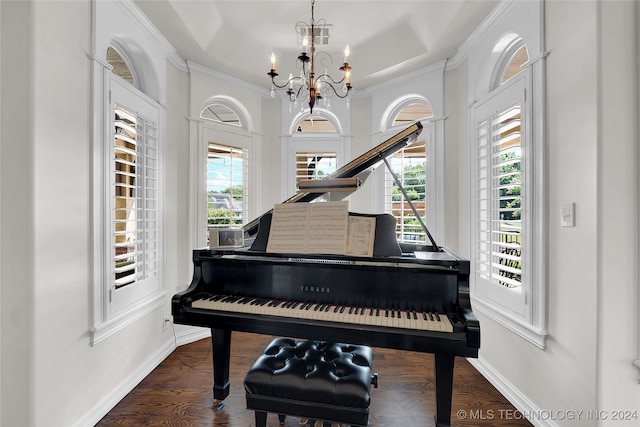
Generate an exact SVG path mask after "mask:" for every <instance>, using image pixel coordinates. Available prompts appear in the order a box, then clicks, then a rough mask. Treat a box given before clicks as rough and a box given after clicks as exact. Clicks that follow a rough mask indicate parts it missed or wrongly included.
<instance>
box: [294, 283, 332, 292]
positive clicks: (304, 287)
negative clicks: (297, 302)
mask: <svg viewBox="0 0 640 427" xmlns="http://www.w3.org/2000/svg"><path fill="white" fill-rule="evenodd" d="M300 290H301V291H302V292H314V293H318V294H329V293H331V288H329V287H325V286H308V285H302V286H300Z"/></svg>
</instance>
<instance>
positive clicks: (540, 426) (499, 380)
mask: <svg viewBox="0 0 640 427" xmlns="http://www.w3.org/2000/svg"><path fill="white" fill-rule="evenodd" d="M467 360H468V361H469V363H470V364H471V365H472V366H473V367H474V368H476V370H477V371H478V372H480V373H481V374H482V376H484V377H485V378H486V379H487V381H489V382H490V383H491V385H493V386H494V387H495V388H496V389H497V390H498V391H499V392H500V393H502V395H503V396H504V397H505V398H506V399H507V400H508V401H509V402H510V403H511V404H512V405H513V406H514V407H515V408H516V410H517V411H518V414H515V415H514V416H515V417H525V418H527V419H528V420H529V422H531V424H533V425H534V426H536V427H558V425H557V424H556V423H555V422H553V420H551V419H549V418H552V417H547V416H546V411H544V410H541V409H540V408H538V407H537V406H536V405H535V404H534V403H533V402H532V401H531V400H530V399H529V398H528V397H527V396H525V395H524V394H522V393H521V392H520V390H518V389H517V388H516V387H515V386H514V385H513V384H511V383H510V382H509V381H508V380H507V379H506V378H505V377H503V376H502V375H501V374H500V373H499V372H498V371H496V370H495V369H494V368H493V366H491V365H490V364H489V363H487V361H486V360H484V359H483V358H482V357H479V358H477V359H467Z"/></svg>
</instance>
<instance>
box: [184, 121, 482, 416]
mask: <svg viewBox="0 0 640 427" xmlns="http://www.w3.org/2000/svg"><path fill="white" fill-rule="evenodd" d="M420 129H421V126H417V125H414V126H412V127H410V128H408V129H407V130H406V131H404V132H401V134H399V135H400V136H396V137H397V139H394V138H391V139H390V140H387V141H385V143H383V144H381V146H386V150H381V149H380V147H381V146H379V147H376V148H374V149H373V150H371V151H370V152H368V153H365V155H363V156H360V157H359V158H358V159H356V161H354V162H351V163H350V164H349V165H351V166H350V167H349V168H347V170H346V171H345V170H343V169H344V168H341V169H340V170H339V171H338V172H340V175H341V176H339V177H344V176H346V175H350V176H354V175H357V174H361V173H362V172H363V171H365V170H367V169H368V168H370V167H372V166H373V165H374V164H375V163H378V162H379V160H376V157H380V156H387V155H389V154H392V153H393V152H395V151H397V150H398V149H400V148H402V147H403V146H405V145H406V144H407V142H409V141H411V140H412V139H415V137H416V136H417V134H419V132H420ZM389 147H394V148H389ZM372 152H375V153H376V154H374V155H371V153H372ZM347 166H348V165H347ZM299 194H300V193H299ZM319 196H320V195H319V194H315V193H314V194H312V195H309V194H308V193H307V195H306V196H298V197H297V198H292V199H293V200H292V199H289V201H287V202H288V203H291V202H292V203H295V202H300V201H303V202H304V201H310V200H314V199H316V198H318V197H319ZM270 216H271V215H270V214H269V213H267V214H265V215H263V216H262V217H261V218H259V219H258V220H257V221H254V222H253V223H251V225H250V226H249V227H247V228H246V229H245V231H247V233H249V234H250V233H251V232H255V230H256V229H257V230H258V232H257V235H256V236H255V239H251V240H254V241H253V244H252V245H251V247H245V248H241V249H236V250H230V251H216V250H210V249H198V250H194V253H193V263H194V274H193V280H192V282H191V285H190V286H189V288H188V289H186V290H184V291H182V292H180V293H178V294H176V295H174V297H173V301H172V314H173V317H174V322H175V323H179V324H186V325H194V326H203V327H208V328H211V335H212V341H213V368H214V386H213V394H214V399H215V403H214V405H216V406H219V407H221V406H222V401H223V400H224V399H225V398H226V397H227V395H228V394H229V387H230V385H229V363H230V344H231V333H232V331H243V332H253V333H259V334H268V335H275V336H288V337H295V338H312V339H318V340H325V341H335V342H346V343H353V344H365V345H369V346H373V347H387V348H394V349H400V350H408V351H417V352H425V353H433V354H434V356H435V374H436V414H435V415H436V424H437V425H438V426H447V425H450V420H451V396H452V385H453V371H454V360H455V357H456V356H462V357H477V356H478V349H479V347H480V326H479V324H478V321H477V320H476V318H475V316H474V314H473V312H472V311H471V304H470V299H469V261H468V260H466V259H464V258H462V257H460V256H459V255H457V254H456V253H455V252H453V251H451V250H450V249H447V248H444V247H437V246H435V244H432V245H422V246H420V245H406V244H398V242H397V241H395V219H394V218H393V217H391V216H390V215H376V236H375V243H374V255H373V257H371V258H362V257H357V258H356V257H347V256H337V255H331V256H323V255H314V254H305V255H300V254H271V253H266V252H265V250H264V248H265V246H266V239H267V238H268V230H269V227H268V225H269V223H270ZM432 243H433V242H432Z"/></svg>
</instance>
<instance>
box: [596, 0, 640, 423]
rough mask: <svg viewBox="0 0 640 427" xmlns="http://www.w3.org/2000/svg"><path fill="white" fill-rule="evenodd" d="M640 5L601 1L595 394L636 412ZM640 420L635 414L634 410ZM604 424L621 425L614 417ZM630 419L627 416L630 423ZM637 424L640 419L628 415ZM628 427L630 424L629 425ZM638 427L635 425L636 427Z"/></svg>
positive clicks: (639, 391)
mask: <svg viewBox="0 0 640 427" xmlns="http://www.w3.org/2000/svg"><path fill="white" fill-rule="evenodd" d="M637 8H638V4H637V2H622V1H620V2H603V3H602V4H600V5H598V10H597V15H598V16H599V25H600V33H599V34H598V35H599V40H598V48H597V53H598V69H599V73H600V79H599V84H598V89H597V94H598V100H599V109H598V116H599V122H600V128H599V129H598V131H597V136H598V163H597V166H596V168H597V175H598V188H597V194H598V207H597V209H598V217H599V221H598V222H599V227H598V235H597V239H598V259H599V265H598V270H599V271H598V278H597V279H598V286H597V300H598V305H597V312H598V324H597V337H598V345H597V347H598V349H597V360H598V362H597V363H598V367H597V377H596V383H597V392H596V393H597V395H596V399H597V402H598V407H599V408H603V409H605V410H607V411H608V413H609V414H611V413H612V411H616V410H621V409H623V410H626V409H628V410H638V411H640V384H639V383H638V376H639V374H638V370H637V369H636V368H635V367H633V366H631V364H630V363H629V361H630V360H632V359H634V358H635V357H637V356H638V353H637V350H638V344H639V343H638V337H639V336H640V331H639V330H638V311H639V308H640V307H638V301H639V300H638V292H639V285H638V260H639V258H638V256H639V254H638V223H639V216H638V197H639V191H638V190H639V189H638V133H637V129H638V128H637V118H638V110H637V108H638V104H637V102H638V100H637V98H636V97H635V96H633V95H631V94H636V93H637V89H638V74H637V70H636V67H637V59H638V58H637V52H638V51H637V47H638V46H637V45H636V44H635V41H636V37H637V35H638V28H637V17H638V14H637V12H638V11H637ZM638 416H639V417H640V414H638ZM611 418H612V417H609V419H608V420H606V421H604V422H602V423H601V425H619V422H616V421H615V420H613V419H611ZM630 421H631V420H630ZM632 422H635V423H638V424H640V420H632ZM627 424H630V425H631V423H627ZM636 425H637V424H636Z"/></svg>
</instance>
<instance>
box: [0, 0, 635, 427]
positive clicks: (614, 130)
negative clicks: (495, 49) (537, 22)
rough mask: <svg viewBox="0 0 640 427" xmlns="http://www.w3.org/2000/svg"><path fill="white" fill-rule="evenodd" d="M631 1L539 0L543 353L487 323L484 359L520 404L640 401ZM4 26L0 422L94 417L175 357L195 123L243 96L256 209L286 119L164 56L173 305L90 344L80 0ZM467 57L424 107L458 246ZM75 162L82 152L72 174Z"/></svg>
mask: <svg viewBox="0 0 640 427" xmlns="http://www.w3.org/2000/svg"><path fill="white" fill-rule="evenodd" d="M635 7H636V6H635V3H634V2H624V1H619V2H618V1H606V2H592V1H584V2H562V1H549V2H547V3H546V20H547V25H546V38H547V50H548V51H549V52H550V55H549V57H548V59H547V64H548V68H547V103H548V117H547V153H548V158H547V166H548V167H547V175H548V183H549V188H548V194H549V199H548V204H549V218H550V220H549V230H548V237H549V238H548V241H549V246H548V250H547V254H548V259H549V263H548V264H549V272H548V280H547V283H548V307H549V314H548V331H549V339H548V341H547V348H546V350H540V349H538V348H536V347H534V346H532V345H531V344H529V343H528V342H526V341H524V340H523V339H521V338H519V337H517V336H515V335H514V334H513V333H511V332H509V331H507V330H505V329H504V328H503V327H501V326H499V325H498V324H496V323H494V322H492V321H491V320H490V319H487V318H483V317H481V319H480V320H481V329H482V347H481V350H480V356H481V362H482V367H483V368H484V369H485V372H486V373H488V374H489V375H492V377H491V379H492V380H493V381H497V382H498V386H499V387H504V389H503V391H505V392H506V393H508V397H510V398H511V399H512V400H513V401H514V403H515V404H516V405H517V406H518V407H520V408H522V409H527V408H538V409H541V410H556V409H557V410H568V409H576V410H580V409H583V410H585V411H586V410H595V409H607V410H612V409H623V410H624V409H639V410H640V387H639V386H638V384H637V382H636V379H637V376H638V372H637V370H635V369H634V368H633V367H632V366H631V361H632V360H633V358H634V357H636V356H637V354H636V351H637V347H638V342H637V340H638V335H639V331H638V319H637V310H638V307H637V303H638V277H637V276H638V272H637V267H636V264H637V261H638V258H639V255H638V249H637V248H638V237H637V234H638V226H637V224H638V208H637V206H638V177H637V165H638V149H637V135H636V131H635V126H636V123H635V118H636V117H637V115H636V114H637V111H636V110H635V104H634V102H635V100H634V99H633V95H628V96H626V95H627V94H635V93H636V87H635V84H636V83H635V78H636V76H634V75H633V73H632V70H633V64H634V61H635V53H634V52H633V49H632V47H633V46H634V45H633V44H632V42H631V41H629V38H632V39H633V38H634V37H635V32H634V31H635V25H636V23H635V21H633V16H635V9H634V8H635ZM632 12H633V13H632ZM0 23H1V25H0V52H1V55H2V57H1V61H0V92H1V93H2V96H1V97H0V113H1V116H0V123H2V126H1V127H0V191H1V195H2V203H1V205H0V216H1V217H2V222H1V223H0V239H1V240H0V255H1V256H2V270H1V271H0V297H1V299H0V328H1V329H0V350H1V354H0V367H1V372H2V373H1V376H0V380H1V382H0V417H1V418H0V424H2V425H3V426H4V425H7V426H12V425H21V426H47V427H48V426H70V425H87V424H89V425H90V424H91V423H92V422H95V421H97V420H96V419H93V418H92V417H94V416H95V414H100V413H104V412H106V411H107V410H108V409H109V408H110V407H111V406H113V405H114V404H115V402H116V401H117V399H118V398H119V397H122V396H123V395H124V394H125V393H126V392H127V391H129V390H130V389H131V388H132V387H133V386H134V385H135V383H136V381H137V380H139V379H142V378H143V377H144V376H145V375H146V374H147V373H148V372H149V371H150V369H152V368H153V367H154V366H155V365H156V364H157V363H159V362H160V360H162V358H163V357H164V356H165V355H166V354H168V353H169V352H170V351H171V350H172V345H173V339H172V336H171V330H170V329H169V330H166V331H165V330H163V327H162V318H163V317H164V316H166V315H167V313H168V312H169V310H170V306H169V299H170V297H171V295H173V294H174V293H175V291H177V290H182V289H184V288H185V287H186V285H187V282H188V280H189V279H190V277H191V262H190V254H191V249H192V247H191V241H190V237H189V234H190V233H191V229H192V226H193V216H192V215H193V210H192V209H193V200H192V199H191V193H190V188H191V185H192V179H193V178H192V172H193V171H192V170H191V167H192V165H191V163H190V162H191V161H192V159H193V157H192V154H193V153H192V149H193V146H192V144H193V141H192V137H193V134H192V131H193V126H192V122H190V120H189V119H190V118H193V116H194V115H195V114H196V112H197V113H199V110H198V109H199V108H200V107H201V102H202V101H203V100H204V99H206V98H208V97H210V96H213V95H217V94H226V95H229V96H233V97H234V98H236V99H238V100H240V101H241V102H242V104H243V105H245V107H246V108H247V110H248V111H249V113H250V114H251V116H252V119H253V120H254V127H253V129H252V131H251V132H252V136H253V137H254V138H255V140H256V142H257V143H260V146H261V147H262V153H263V156H262V157H261V162H260V168H262V170H263V173H262V175H261V176H262V177H264V179H263V180H262V182H261V184H260V185H261V187H262V192H261V195H260V196H259V198H258V209H260V210H266V209H268V208H269V207H271V205H272V203H274V202H277V201H281V197H280V194H279V192H280V188H281V186H280V185H281V182H280V174H279V170H280V167H281V164H280V159H281V158H282V157H281V150H280V147H281V144H280V136H281V132H282V129H281V126H280V123H281V122H282V114H281V111H280V110H279V109H278V108H276V106H278V107H279V102H278V101H274V100H271V99H268V98H265V97H263V95H261V94H258V93H257V92H256V91H254V90H253V89H252V88H249V87H247V86H244V85H236V84H232V83H230V82H229V81H228V80H226V79H222V78H220V77H219V76H210V75H203V74H202V73H200V74H199V75H197V76H196V75H194V74H192V75H189V74H188V73H186V72H185V71H184V70H177V69H176V68H174V67H172V66H171V65H168V64H167V69H166V70H165V71H164V74H165V75H166V79H167V81H166V87H165V88H164V90H165V93H166V108H167V110H166V111H167V114H166V117H167V120H168V123H167V132H166V136H167V138H166V140H167V147H166V149H167V152H166V154H167V156H166V157H167V173H166V177H165V178H166V190H167V194H166V196H165V200H166V202H167V203H166V208H165V213H166V218H165V221H166V228H165V233H166V234H165V251H166V252H165V259H166V260H167V265H166V271H165V282H166V284H167V302H166V304H165V305H164V306H163V307H162V308H160V309H158V310H155V311H154V312H152V313H149V314H148V315H146V316H145V317H143V318H142V319H139V320H138V321H136V322H135V323H134V324H132V325H129V326H128V327H126V328H125V329H123V330H121V331H119V332H117V333H116V334H114V335H113V336H110V337H108V338H107V339H105V340H104V341H102V342H100V343H98V344H97V345H95V346H93V347H91V346H90V345H89V336H88V328H89V319H90V318H91V313H90V310H91V306H92V301H91V296H90V293H89V290H90V289H91V284H90V280H91V277H92V273H91V263H90V259H91V258H90V253H89V252H90V251H89V249H90V247H91V241H90V239H91V224H90V218H91V215H90V207H91V195H90V179H91V170H90V166H89V165H90V163H91V162H90V159H91V150H90V148H91V141H90V138H91V129H90V123H91V117H90V108H89V106H90V105H91V100H90V90H89V89H90V87H91V85H90V70H91V61H90V59H89V57H88V55H89V54H90V53H91V3H90V2H87V1H82V2H79V1H69V2H61V1H48V2H41V1H36V2H29V1H23V2H8V1H1V2H0ZM568 29H570V30H568ZM17 37H19V38H20V39H21V41H22V42H21V43H15V42H14V41H15V40H16V38H17ZM23 46H31V47H32V48H31V49H24V48H23ZM468 68H469V63H468V62H466V61H461V62H460V64H459V65H458V66H457V68H455V69H451V70H450V71H448V72H447V73H446V76H445V77H446V78H445V80H444V85H445V89H446V90H445V96H446V99H445V98H442V97H441V99H440V100H439V101H436V103H440V106H437V107H436V109H434V112H436V115H439V114H441V115H444V116H446V117H447V119H446V121H445V133H444V135H445V142H444V148H445V159H444V161H445V165H446V168H445V190H446V191H445V193H446V194H445V198H444V200H445V202H444V203H445V213H446V214H447V215H445V222H444V230H445V239H444V242H443V243H444V244H446V245H447V246H451V247H454V248H455V249H457V250H459V251H460V252H461V253H462V254H464V255H468V254H469V253H470V250H469V247H468V246H469V237H468V233H469V230H468V216H467V213H468V206H469V203H468V200H469V199H468V198H469V188H468V187H469V176H468V149H469V148H468V135H467V133H468V132H467V124H466V117H467V113H468V103H469V99H468V98H467V93H468V90H467V89H468V83H467V78H468V73H469V72H471V71H470V70H469V69H468ZM413 77H416V76H413ZM432 77H433V79H440V78H441V76H438V75H434V76H432ZM434 81H435V80H433V81H432V80H431V79H430V78H429V77H427V78H424V79H419V78H417V79H412V76H409V78H408V79H403V80H402V82H404V83H402V82H399V83H400V85H399V86H398V87H399V88H403V90H402V92H403V93H404V92H408V91H423V93H424V95H425V96H426V97H427V98H428V99H430V100H435V99H436V98H437V97H438V96H439V95H438V94H439V93H441V92H440V91H438V86H437V84H435V83H434ZM405 84H406V86H404V85H405ZM440 84H442V82H441V83H440ZM379 89H380V91H379V92H374V93H371V94H369V95H370V96H364V97H360V98H356V99H354V100H353V101H352V107H351V113H350V114H351V117H350V120H351V132H352V133H353V135H352V144H353V147H352V155H354V156H355V155H357V154H358V153H361V152H364V151H366V149H368V148H370V147H371V144H372V140H373V139H374V138H373V136H375V133H376V132H378V131H379V120H380V116H381V114H382V113H381V112H382V111H383V108H382V106H383V105H384V103H385V102H386V100H389V99H392V97H393V91H392V90H391V89H388V88H379ZM445 106H446V111H443V110H444V108H445ZM196 110H198V111H196ZM437 111H442V112H441V113H439V112H437ZM7 123H11V126H7ZM69 159H77V162H76V164H75V165H74V167H67V165H68V161H69ZM366 185H369V184H366ZM363 190H364V191H363V192H362V194H360V192H358V195H357V198H356V197H354V205H355V206H357V209H360V208H362V209H361V210H363V211H366V210H367V206H368V203H369V201H370V200H369V197H371V195H372V193H371V192H372V191H373V190H372V189H370V188H364V189H363ZM564 202H575V203H576V206H577V218H576V227H574V228H562V227H560V224H559V219H558V216H559V211H560V207H561V205H562V203H564ZM630 224H631V225H630ZM7 266H11V268H7ZM123 349H126V351H123ZM479 409H481V408H479ZM485 409H489V408H485ZM582 421H583V422H581V423H580V425H603V426H606V425H615V426H618V425H635V424H632V423H614V422H613V421H611V420H607V421H601V422H599V423H596V421H594V420H582ZM454 422H455V420H454ZM548 424H557V425H570V424H571V423H570V422H568V421H555V422H552V423H548Z"/></svg>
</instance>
